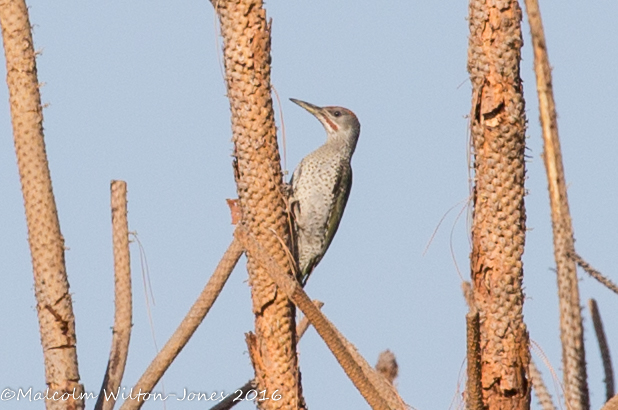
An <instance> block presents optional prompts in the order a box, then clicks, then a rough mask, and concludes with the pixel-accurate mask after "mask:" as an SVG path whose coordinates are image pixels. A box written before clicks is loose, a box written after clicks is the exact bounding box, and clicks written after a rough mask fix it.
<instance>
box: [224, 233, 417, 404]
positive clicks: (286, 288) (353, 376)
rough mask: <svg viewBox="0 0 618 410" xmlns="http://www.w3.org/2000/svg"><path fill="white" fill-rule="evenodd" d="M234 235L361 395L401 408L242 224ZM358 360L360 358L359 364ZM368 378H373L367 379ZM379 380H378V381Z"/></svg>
mask: <svg viewBox="0 0 618 410" xmlns="http://www.w3.org/2000/svg"><path fill="white" fill-rule="evenodd" d="M235 234H236V236H237V237H238V238H239V239H240V240H241V241H242V243H243V244H244V245H245V248H246V249H247V252H250V253H252V254H253V255H254V256H256V257H258V259H259V260H260V263H261V264H262V265H263V266H264V267H266V271H267V272H268V274H269V275H270V276H271V278H272V279H273V280H274V281H275V283H276V284H277V287H278V289H279V290H281V291H282V292H283V293H284V294H285V295H287V297H288V298H290V300H291V301H292V302H294V304H295V305H296V306H297V307H298V308H299V309H300V310H301V311H302V312H303V313H304V314H305V316H306V317H307V319H309V321H310V322H311V324H312V325H313V327H314V328H315V329H316V331H317V332H318V334H319V335H320V337H322V339H323V340H324V342H326V345H327V346H328V348H329V349H330V350H331V352H332V353H333V355H334V356H335V358H336V359H337V361H338V362H339V364H340V365H341V367H342V368H343V370H344V371H345V372H346V374H347V375H348V377H349V378H350V380H351V381H352V382H353V383H354V385H355V386H356V388H357V389H358V390H359V392H360V393H361V395H362V396H363V397H364V398H365V400H367V403H369V405H370V406H371V407H372V408H373V409H374V410H378V409H380V410H382V409H383V410H387V409H404V408H406V405H405V403H404V402H403V400H402V399H401V398H400V397H399V395H398V394H397V392H396V390H395V389H394V388H393V386H392V385H391V384H390V383H388V382H387V381H386V380H385V379H384V377H382V376H381V375H380V374H378V373H377V372H376V371H375V369H373V368H372V367H371V366H370V365H369V364H368V363H367V361H366V360H364V359H362V356H361V355H360V354H359V353H358V352H357V351H356V349H354V348H353V346H352V345H351V343H349V342H348V341H347V340H345V338H344V337H343V335H341V334H340V333H339V332H338V331H337V330H336V328H335V327H334V326H333V324H332V323H330V321H329V320H328V319H327V318H326V317H325V316H324V314H322V312H320V310H319V309H318V308H317V307H316V306H315V305H314V304H313V303H312V302H311V300H310V299H309V297H308V296H307V294H306V293H305V292H304V290H303V289H302V287H301V286H300V284H299V283H298V281H296V280H295V279H294V278H292V277H291V276H288V275H286V274H285V271H284V270H283V269H282V268H281V267H280V266H279V265H278V264H277V263H276V262H275V261H274V260H273V259H272V257H270V255H268V253H266V252H265V251H264V250H263V249H262V247H261V245H260V244H259V243H258V242H257V241H256V240H255V239H254V238H253V237H252V236H251V235H250V234H249V233H248V232H247V231H246V230H245V229H243V228H241V227H238V228H237V229H236V233H235ZM361 361H362V362H364V363H363V364H362V365H361ZM370 378H373V379H372V380H370ZM379 380H381V382H382V383H381V384H380V383H379V382H378V381H379Z"/></svg>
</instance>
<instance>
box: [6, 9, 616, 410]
mask: <svg viewBox="0 0 618 410" xmlns="http://www.w3.org/2000/svg"><path fill="white" fill-rule="evenodd" d="M436 4H437V3H436ZM29 6H30V13H31V22H32V23H33V25H34V39H35V46H36V48H37V49H38V50H40V51H41V52H42V55H41V56H40V57H39V59H38V72H39V80H40V81H41V82H43V83H44V84H45V85H44V87H43V88H42V99H43V102H44V103H46V104H49V106H48V107H47V108H46V109H45V123H44V125H45V137H46V144H47V153H48V157H49V161H50V167H51V174H52V178H53V184H54V185H53V186H54V193H55V196H56V201H57V204H58V209H59V215H60V222H61V227H62V233H63V235H64V237H65V240H66V246H67V247H68V248H69V249H68V250H67V252H66V262H67V269H68V274H69V280H70V284H71V292H72V294H73V302H74V309H75V315H76V323H77V325H76V326H77V342H78V354H79V365H80V373H81V377H82V381H83V383H84V384H85V386H86V390H87V391H92V392H98V389H99V388H100V385H101V381H102V378H103V374H104V371H105V367H106V363H107V359H108V352H109V347H110V343H111V326H112V323H113V264H112V248H111V226H110V222H111V218H110V207H109V184H110V181H111V180H112V179H122V180H125V181H127V183H128V190H129V225H130V230H132V231H135V232H137V233H138V235H139V238H140V240H141V242H142V244H143V246H144V249H145V252H146V255H147V257H148V264H149V267H150V272H149V273H150V280H151V283H152V287H153V291H154V295H155V300H156V305H155V306H154V307H153V309H152V315H153V317H154V323H155V332H156V339H157V342H158V344H159V347H161V346H162V345H163V344H164V343H165V341H166V340H167V338H168V336H169V335H170V334H171V333H172V332H173V331H174V329H175V328H176V325H177V324H178V323H179V321H180V320H181V319H182V317H183V316H184V314H185V313H186V311H187V310H188V308H189V307H190V306H191V304H192V303H193V301H194V300H195V298H196V297H197V295H198V294H199V292H200V291H201V289H202V287H203V286H204V284H205V282H206V280H207V278H208V277H209V275H210V274H211V273H212V271H213V269H214V267H215V266H216V264H217V262H218V260H219V258H220V257H221V255H222V254H223V252H224V250H225V249H226V247H227V246H228V244H229V243H230V240H231V233H232V229H233V227H232V226H231V225H230V216H229V210H228V207H227V205H226V203H225V199H226V198H234V197H235V196H236V187H235V184H234V180H233V176H232V167H231V153H232V144H231V142H230V135H231V132H230V119H229V104H228V100H227V98H226V96H225V85H224V82H223V79H222V74H221V67H220V57H219V55H220V47H221V45H220V40H218V39H217V37H218V36H217V33H218V29H217V28H216V27H215V17H214V12H213V8H212V6H211V5H210V3H209V2H208V1H205V0H203V1H185V2H163V1H132V2H121V1H106V2H94V1H91V2H69V1H55V2H47V1H40V0H37V1H30V2H29ZM266 7H267V11H268V15H269V16H270V17H272V18H273V32H272V34H273V45H272V55H273V64H272V70H273V71H272V81H273V84H274V86H275V87H276V89H277V90H278V92H279V95H280V96H281V109H282V111H283V113H284V119H285V130H286V140H287V156H286V158H287V169H288V171H289V172H290V174H291V172H292V171H293V169H294V167H295V166H296V164H297V163H298V162H299V161H300V159H301V158H302V157H303V156H305V155H306V154H308V153H309V152H311V151H312V150H313V149H315V148H317V147H318V146H319V145H320V144H322V143H323V141H324V139H325V134H324V131H323V130H322V127H321V125H320V124H319V123H318V121H317V120H315V119H314V118H313V117H312V116H310V115H309V114H308V113H307V112H305V111H304V110H302V109H301V108H299V107H297V106H296V105H294V104H292V103H291V102H290V101H289V100H288V98H289V97H293V98H299V99H302V100H305V101H308V102H311V103H314V104H317V105H342V106H345V107H347V108H350V109H351V110H353V111H354V112H355V113H356V114H357V115H358V117H359V119H360V121H361V124H362V132H361V137H360V141H359V144H358V147H357V150H356V153H355V155H354V159H353V168H354V178H355V179H354V186H353V189H352V193H351V196H350V200H349V202H348V206H347V210H346V212H345V215H344V218H343V221H342V223H341V226H340V228H339V232H338V234H337V236H336V238H335V240H334V242H333V244H332V246H331V248H330V250H329V252H328V254H327V255H326V257H325V258H324V260H323V261H322V263H321V264H320V265H319V267H318V268H317V270H316V271H315V272H314V274H313V276H312V278H311V281H310V282H309V284H308V286H307V288H306V290H307V291H308V293H309V294H310V296H311V297H312V298H317V299H320V300H322V301H324V302H325V306H324V312H325V313H326V314H327V315H328V317H329V318H330V319H331V320H332V321H333V322H334V323H335V324H336V325H337V326H339V328H340V330H341V331H342V332H343V333H344V334H345V335H346V336H347V337H348V338H349V339H350V340H351V341H352V342H354V343H355V344H356V346H357V347H358V349H359V350H360V352H361V353H362V354H363V355H364V356H365V357H366V358H367V360H368V361H369V362H370V363H375V360H376V358H377V356H378V354H379V353H380V352H381V351H382V350H384V349H387V348H388V349H391V350H392V351H393V352H394V353H395V354H396V356H397V360H398V362H399V366H400V376H399V378H398V379H397V386H398V388H399V391H400V393H401V395H402V397H403V398H404V399H405V400H406V401H407V402H408V403H409V404H411V405H413V406H414V407H415V408H417V409H419V410H420V409H422V410H432V409H448V408H457V407H458V403H459V400H460V398H461V390H462V389H463V386H462V385H461V382H462V380H463V378H464V376H463V370H462V369H463V367H462V366H463V363H464V356H465V328H464V325H465V319H464V315H465V313H466V306H465V302H464V299H463V297H462V294H461V289H460V287H461V281H462V277H461V276H460V275H459V274H458V272H457V268H456V264H455V261H456V263H457V266H458V267H459V270H460V272H461V275H462V276H463V278H464V279H468V278H469V268H468V266H469V263H468V256H469V252H470V246H469V240H468V231H469V229H468V228H469V227H468V221H467V220H466V212H465V211H464V212H463V214H462V217H461V218H459V220H457V218H456V217H457V214H458V213H459V212H460V211H461V210H462V207H463V206H464V204H465V202H466V198H467V197H468V194H469V189H470V185H469V170H468V156H469V148H468V146H469V144H468V123H467V119H466V116H467V114H468V113H469V111H470V84H469V81H468V74H467V72H466V58H467V44H468V40H467V37H468V25H467V22H466V17H467V9H468V8H467V2H465V1H459V2H449V3H448V4H447V3H440V4H439V5H434V4H433V3H431V2H421V1H403V0H399V1H391V2H358V1H352V0H341V1H326V0H315V1H294V2H290V1H285V2H283V1H280V2H278V1H269V2H268V3H267V5H266ZM541 11H542V13H543V19H544V23H545V30H546V35H547V41H548V47H549V53H550V61H551V63H552V65H553V67H554V71H553V74H554V90H555V96H556V101H557V109H558V113H559V128H560V136H561V140H562V150H563V156H564V163H565V168H566V178H567V183H568V185H569V191H568V194H569V199H570V205H571V212H572V216H573V224H574V228H575V236H576V241H577V242H576V246H577V249H578V251H579V252H580V254H582V255H583V256H584V257H585V258H586V259H588V261H589V262H590V263H591V264H592V265H593V266H594V267H596V268H598V269H599V270H601V271H603V272H604V273H606V274H607V275H609V276H613V277H614V278H615V279H614V280H617V279H618V277H617V273H616V271H617V269H616V266H617V263H616V254H617V252H616V251H617V249H616V242H617V240H618V234H617V231H618V229H617V228H618V216H617V215H616V209H617V205H618V195H617V190H616V186H617V182H616V165H615V163H616V158H618V133H617V131H616V120H615V119H616V115H617V113H618V80H617V79H616V65H618V48H617V47H616V40H617V39H618V25H617V24H616V15H618V2H615V1H612V0H599V1H596V2H593V3H586V2H575V1H567V2H564V1H557V0H547V1H542V2H541ZM523 31H524V43H525V46H524V51H523V62H522V66H521V71H522V76H523V78H524V84H525V98H526V114H527V116H528V122H529V127H528V132H527V134H528V135H529V138H528V148H529V150H528V155H529V160H528V163H527V175H528V180H527V189H528V192H529V195H528V196H527V197H526V209H527V216H528V222H527V224H528V227H529V232H528V236H527V239H526V251H525V255H524V269H525V279H524V282H525V283H524V285H525V292H526V301H525V320H526V322H527V324H528V328H529V330H530V337H531V339H532V340H533V341H534V342H536V344H538V345H539V346H540V347H541V348H542V349H543V351H544V352H545V354H546V355H547V358H548V359H549V361H550V362H551V364H552V365H553V366H554V369H555V371H556V372H557V373H558V374H560V371H561V365H560V357H561V353H560V352H561V348H560V343H559V332H558V301H557V296H556V279H555V273H554V271H553V266H554V261H553V250H552V239H551V222H550V214H549V206H548V194H547V190H546V186H547V183H546V177H545V173H544V172H545V171H544V167H543V163H542V160H541V152H542V144H541V135H540V131H539V126H538V111H537V96H536V92H535V80H534V75H533V70H532V53H531V49H530V43H531V41H530V39H529V31H528V27H527V25H525V26H524V29H523ZM0 66H1V68H0V70H1V71H2V72H1V73H0V76H1V77H2V78H5V65H4V63H3V64H1V65H0ZM3 83H4V82H3ZM277 112H278V109H277ZM278 124H279V125H280V124H281V121H280V118H278ZM279 129H280V130H281V127H279ZM0 198H1V200H0V230H1V232H2V234H1V235H0V274H1V277H2V279H3V281H2V286H0V312H2V313H1V314H0V327H1V329H2V336H1V337H0V388H4V387H11V388H19V387H22V388H28V387H33V389H34V390H35V391H36V390H44V388H45V380H44V370H43V356H42V352H41V347H40V343H39V333H38V322H37V318H36V312H35V299H34V294H33V280H32V268H31V263H30V255H29V250H28V244H27V233H26V224H25V217H24V211H23V203H22V196H21V192H20V186H19V179H18V174H17V167H16V161H15V154H14V149H13V142H12V131H11V124H10V116H9V107H8V92H7V89H6V86H4V85H2V86H0ZM452 207H455V209H454V210H453V211H452V212H451V213H449V214H448V215H447V217H446V219H445V220H444V222H443V223H442V225H441V226H440V229H439V230H438V231H437V234H436V236H435V238H434V240H433V242H432V243H431V246H430V247H429V249H428V251H427V252H426V253H425V254H424V253H423V251H424V249H425V247H426V246H427V243H428V241H429V239H430V238H431V236H432V233H433V232H434V230H435V229H436V228H437V227H438V225H439V222H440V219H441V218H442V217H443V216H444V215H445V214H446V213H447V211H448V210H449V209H450V208H452ZM451 247H452V251H451ZM131 252H132V269H133V283H134V307H135V308H134V326H133V333H132V338H131V347H130V352H129V360H128V364H127V370H126V372H125V378H124V382H123V385H124V386H128V387H130V386H132V385H133V384H134V383H135V381H136V380H137V378H138V377H139V376H140V375H141V373H142V372H143V370H144V369H145V368H146V367H147V365H148V363H149V362H150V360H151V359H152V357H153V356H154V355H155V347H154V345H153V340H152V336H151V330H150V325H149V322H148V318H147V313H146V303H145V298H144V291H143V285H142V283H143V282H142V278H141V271H142V267H141V265H140V261H139V257H138V255H139V253H138V247H137V246H136V244H133V245H132V247H131ZM453 255H454V258H453ZM246 279H247V273H246V269H245V265H244V258H243V259H242V260H241V263H240V264H239V266H238V267H237V268H236V270H235V271H234V273H233V274H232V276H231V278H230V280H229V282H228V284H227V285H226V287H225V289H224V290H223V293H222V295H221V296H220V298H219V300H218V301H217V302H216V304H215V305H214V307H213V309H212V311H211V313H210V314H209V315H208V317H207V318H206V320H205V322H204V323H203V324H202V326H201V327H200V328H199V330H198V331H197V333H196V334H195V336H194V337H193V339H192V340H191V341H190V343H189V344H188V346H187V347H186V348H185V349H184V351H183V352H182V353H181V355H180V356H179V357H178V359H177V360H176V361H175V363H174V364H173V365H172V367H171V368H170V369H169V371H168V372H167V374H166V376H165V379H164V384H165V391H166V392H168V393H170V392H171V393H176V394H179V395H182V392H183V389H184V388H186V389H189V390H192V391H207V392H213V391H215V392H218V391H222V390H224V391H227V392H230V391H232V390H234V389H235V388H237V387H239V386H241V385H242V384H243V383H245V382H246V381H247V380H248V379H249V378H251V377H252V368H251V366H250V361H249V357H248V355H247V352H246V350H247V348H246V345H245V340H244V333H245V332H248V331H250V330H251V329H252V328H253V316H252V313H251V303H250V291H249V287H248V285H247V283H246ZM580 279H581V281H580V285H581V295H582V305H585V304H586V301H587V299H588V298H590V297H595V298H597V299H598V302H599V305H600V309H601V313H602V315H603V316H604V318H605V320H606V330H607V333H608V337H609V341H610V346H612V347H616V346H618V328H616V327H615V326H612V323H613V321H612V318H615V317H616V310H617V309H618V298H617V297H616V295H614V294H612V293H611V292H609V291H608V290H607V289H605V288H603V287H602V286H601V285H599V284H598V283H596V282H595V281H594V280H593V279H590V278H589V277H588V276H587V275H586V274H585V273H583V272H580ZM583 313H584V317H585V323H584V325H585V328H586V335H585V337H586V343H587V346H586V347H587V353H586V354H587V360H588V363H589V368H588V374H589V383H590V390H591V401H592V408H599V407H600V406H601V404H602V402H603V399H604V394H605V393H604V387H603V384H602V380H603V374H602V367H601V364H600V359H599V350H598V347H597V345H596V340H595V338H594V333H593V330H592V324H591V320H590V316H589V312H588V310H587V308H584V310H583ZM299 349H300V362H301V369H302V377H303V387H304V391H305V397H306V399H307V402H308V404H309V406H310V407H311V408H314V409H335V408H339V409H368V408H369V407H368V405H367V404H366V403H365V402H364V400H363V399H362V397H361V396H360V394H359V393H358V392H357V391H356V390H355V388H354V387H353V385H352V383H351V382H350V381H349V380H348V379H347V377H346V376H345V374H344V372H343V371H342V370H341V369H340V368H339V366H338V364H337V363H336V361H335V359H334V358H333V357H332V355H331V354H330V352H329V350H328V349H327V348H326V346H325V345H324V343H323V342H322V341H321V339H320V338H319V337H318V336H317V334H316V333H315V331H314V330H309V332H308V333H307V334H306V336H305V337H304V338H303V340H302V341H301V343H300V346H299ZM613 353H614V355H618V350H614V351H613ZM533 357H534V358H535V360H537V361H538V362H539V363H540V362H541V360H540V359H539V356H538V355H537V353H536V352H534V353H533ZM539 367H540V368H541V370H542V372H543V374H544V375H545V378H546V381H547V383H548V385H549V387H550V389H552V392H553V395H554V396H555V395H556V390H555V389H553V383H552V381H551V378H550V372H549V370H547V368H546V367H545V366H544V365H542V364H541V365H540V366H539ZM559 377H560V380H561V376H559ZM157 390H159V391H160V390H161V387H160V386H159V387H157ZM533 402H535V404H534V406H533V407H534V408H538V407H536V400H535V399H533ZM93 406H94V401H91V402H89V403H88V408H92V407H93ZM0 407H2V408H7V409H31V408H39V409H40V408H42V407H43V403H25V402H23V401H20V402H15V401H10V402H5V403H2V405H1V406H0ZM209 407H210V406H209V404H205V403H187V402H177V401H175V400H174V398H172V399H171V400H169V401H168V402H167V409H198V408H199V409H204V408H209ZM146 408H149V409H162V408H163V406H162V405H161V404H160V403H156V404H155V403H149V404H148V405H147V406H146ZM238 408H239V409H250V408H254V405H253V404H252V403H243V404H242V405H240V406H238Z"/></svg>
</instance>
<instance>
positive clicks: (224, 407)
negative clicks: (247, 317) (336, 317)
mask: <svg viewBox="0 0 618 410" xmlns="http://www.w3.org/2000/svg"><path fill="white" fill-rule="evenodd" d="M313 304H314V305H316V306H317V308H318V309H322V306H324V302H320V301H319V300H314V301H313ZM308 328H309V319H307V317H306V316H303V318H302V319H301V321H300V323H298V324H297V325H296V335H297V336H296V340H298V341H300V339H301V338H302V337H303V335H304V334H305V332H306V331H307V329H308ZM252 389H257V381H256V380H255V378H253V379H251V380H249V381H248V382H247V383H245V384H244V385H243V386H242V387H239V388H237V389H236V390H234V393H233V394H230V395H228V396H227V397H226V398H225V399H223V400H221V401H220V402H219V403H217V404H216V405H214V406H212V407H211V408H210V410H229V409H231V408H232V407H234V406H235V405H237V404H238V403H240V402H241V401H242V400H236V398H238V397H246V395H247V392H248V391H249V390H252Z"/></svg>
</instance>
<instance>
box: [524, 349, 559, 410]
mask: <svg viewBox="0 0 618 410" xmlns="http://www.w3.org/2000/svg"><path fill="white" fill-rule="evenodd" d="M528 371H529V375H530V383H532V389H533V390H534V394H535V395H536V398H537V399H538V400H539V404H540V405H541V408H542V409H543V410H556V406H555V405H554V402H553V400H552V398H551V394H549V390H547V386H546V385H545V382H544V381H543V376H542V375H541V372H540V371H539V369H538V368H537V367H536V364H535V363H534V360H532V359H530V365H529V367H528Z"/></svg>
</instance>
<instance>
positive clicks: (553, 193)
mask: <svg viewBox="0 0 618 410" xmlns="http://www.w3.org/2000/svg"><path fill="white" fill-rule="evenodd" d="M525 3H526V10H527V13H528V21H529V23H530V33H531V35H532V46H533V50H534V71H535V73H536V85H537V92H538V97H539V111H540V118H541V128H542V130H543V146H544V153H543V160H544V162H545V168H546V170H547V181H548V185H549V201H550V207H551V218H552V229H553V235H554V258H555V260H556V272H557V276H558V300H559V305H560V340H561V342H562V367H563V378H564V390H565V393H564V398H565V401H566V402H567V404H568V406H569V408H570V409H572V410H588V409H589V408H590V398H589V394H588V381H587V375H586V352H585V349H584V330H583V324H582V315H581V309H580V298H579V287H578V282H577V267H576V266H575V262H574V261H573V259H572V258H571V257H569V252H570V251H571V250H572V249H573V226H572V224H571V215H570V211H569V201H568V197H567V188H566V182H565V176H564V166H563V164H562V152H561V148H560V138H559V136H558V121H557V115H556V104H555V102H554V93H553V88H552V77H551V66H550V64H549V57H548V55H547V44H546V41H545V33H544V31H543V22H542V21H541V11H540V10H539V5H538V2H537V0H525Z"/></svg>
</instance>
